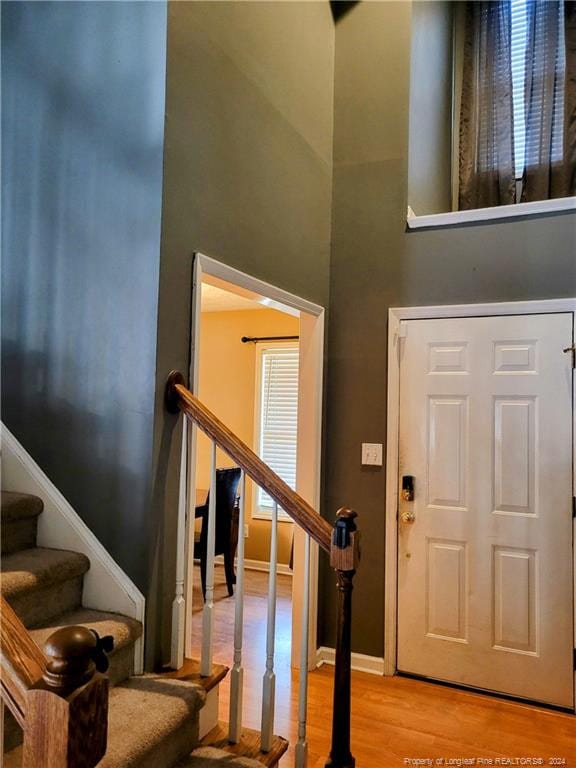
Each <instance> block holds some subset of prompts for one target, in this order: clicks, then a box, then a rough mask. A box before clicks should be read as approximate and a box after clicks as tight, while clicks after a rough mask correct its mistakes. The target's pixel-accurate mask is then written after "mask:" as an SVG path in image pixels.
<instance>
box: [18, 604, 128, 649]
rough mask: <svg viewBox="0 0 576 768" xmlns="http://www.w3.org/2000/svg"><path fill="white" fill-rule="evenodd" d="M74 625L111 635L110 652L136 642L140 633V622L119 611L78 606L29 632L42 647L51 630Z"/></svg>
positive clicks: (101, 635) (100, 633)
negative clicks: (113, 611) (112, 639)
mask: <svg viewBox="0 0 576 768" xmlns="http://www.w3.org/2000/svg"><path fill="white" fill-rule="evenodd" d="M75 625H82V626H84V627H88V629H95V630H96V632H98V634H99V635H100V637H103V636H104V635H112V637H113V638H114V650H113V651H112V653H115V652H116V651H119V650H121V649H122V648H125V647H126V646H127V645H130V644H131V643H134V642H136V640H138V638H139V637H140V636H141V635H142V624H141V622H139V621H136V619H131V618H130V617H129V616H124V615H123V614H120V613H108V612H106V611H97V610H95V609H93V608H78V609H76V610H74V611H67V612H66V613H62V614H60V615H59V616H56V617H55V618H54V619H51V620H50V621H48V622H43V623H42V624H41V625H40V626H38V627H35V628H34V629H31V630H30V634H31V635H32V637H33V638H34V642H35V643H36V644H37V645H39V646H40V647H42V645H43V644H44V642H45V641H46V640H47V639H48V637H49V636H50V635H51V634H52V632H55V631H56V630H57V629H60V628H61V627H71V626H75Z"/></svg>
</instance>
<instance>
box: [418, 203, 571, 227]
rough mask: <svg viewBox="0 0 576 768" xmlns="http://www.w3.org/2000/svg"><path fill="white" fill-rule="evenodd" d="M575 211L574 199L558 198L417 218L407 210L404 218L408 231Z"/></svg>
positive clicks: (432, 214)
mask: <svg viewBox="0 0 576 768" xmlns="http://www.w3.org/2000/svg"><path fill="white" fill-rule="evenodd" d="M560 211H576V197H558V198H555V199H553V200H536V201H534V202H532V203H514V204H513V205H498V206H494V207H492V208H475V209H473V210H471V211H448V212H447V213H431V214H428V215H424V216H417V215H416V214H415V213H414V211H413V210H412V209H411V208H409V209H408V214H407V216H406V223H407V225H408V229H422V228H424V227H448V226H450V225H454V224H467V223H470V222H476V221H495V220H497V219H515V218H517V217H518V216H537V215H541V214H551V213H558V212H560Z"/></svg>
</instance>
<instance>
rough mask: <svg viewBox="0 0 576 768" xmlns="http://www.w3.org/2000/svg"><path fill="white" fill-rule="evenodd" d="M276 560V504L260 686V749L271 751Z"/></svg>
mask: <svg viewBox="0 0 576 768" xmlns="http://www.w3.org/2000/svg"><path fill="white" fill-rule="evenodd" d="M277 560H278V504H276V502H274V508H273V511H272V533H271V540H270V575H269V579H268V628H267V633H266V671H265V672H264V680H263V685H262V728H261V731H262V733H261V749H262V751H263V752H269V751H270V750H271V749H272V737H273V736H274V704H275V694H276V675H275V674H274V640H275V632H276V565H277Z"/></svg>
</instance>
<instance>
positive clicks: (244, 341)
mask: <svg viewBox="0 0 576 768" xmlns="http://www.w3.org/2000/svg"><path fill="white" fill-rule="evenodd" d="M299 338H300V336H242V338H241V339H240V341H241V342H242V344H249V343H250V342H252V343H253V344H255V343H256V342H257V341H297V340H298V339H299Z"/></svg>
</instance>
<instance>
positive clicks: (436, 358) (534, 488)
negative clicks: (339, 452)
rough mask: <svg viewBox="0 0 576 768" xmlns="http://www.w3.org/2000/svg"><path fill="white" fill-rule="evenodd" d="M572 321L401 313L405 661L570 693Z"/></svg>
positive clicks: (401, 656) (533, 690)
mask: <svg viewBox="0 0 576 768" xmlns="http://www.w3.org/2000/svg"><path fill="white" fill-rule="evenodd" d="M572 322H573V317H572V314H570V313H564V314H548V315H531V316H508V317H477V318H472V317H470V318H465V319H462V318H459V319H442V320H417V321H407V322H405V323H403V325H405V328H406V338H405V339H404V341H403V351H402V355H401V363H400V433H399V450H398V455H399V474H400V476H402V475H403V474H409V475H413V476H414V477H415V489H416V494H415V501H414V502H401V503H400V519H401V518H402V514H403V513H404V512H410V511H413V512H414V514H415V521H414V522H413V523H404V522H401V521H400V522H399V523H398V526H399V529H398V669H399V670H401V671H405V672H411V673H415V674H421V675H425V676H427V677H432V678H437V679H440V680H447V681H452V682H456V683H459V684H464V685H470V686H474V687H479V688H484V689H488V690H493V691H498V692H502V693H507V694H511V695H515V696H521V697H523V698H529V699H534V700H537V701H542V702H547V703H551V704H556V705H559V706H564V707H571V706H573V703H574V702H573V690H574V688H573V675H572V649H573V615H572V591H573V586H572V584H573V573H572V562H573V549H572V514H571V498H572V426H571V419H572V367H571V361H570V359H569V355H564V354H563V353H562V349H563V347H566V346H569V345H570V344H571V343H572Z"/></svg>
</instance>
